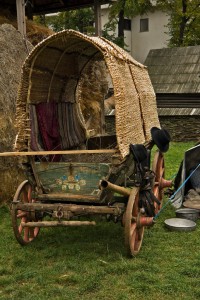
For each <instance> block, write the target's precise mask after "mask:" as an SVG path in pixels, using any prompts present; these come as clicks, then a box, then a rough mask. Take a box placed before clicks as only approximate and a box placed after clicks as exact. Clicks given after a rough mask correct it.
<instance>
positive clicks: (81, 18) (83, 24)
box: [46, 8, 94, 34]
mask: <svg viewBox="0 0 200 300" xmlns="http://www.w3.org/2000/svg"><path fill="white" fill-rule="evenodd" d="M93 24H94V11H93V10H92V9H91V8H83V9H77V10H71V11H65V12H61V13H59V14H58V15H54V16H46V25H47V26H48V27H50V28H51V29H53V30H54V31H56V32H58V31H61V30H64V29H74V30H77V31H80V32H82V33H87V34H92V33H94V27H93Z"/></svg>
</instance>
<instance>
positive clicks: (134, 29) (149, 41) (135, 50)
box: [101, 5, 169, 63]
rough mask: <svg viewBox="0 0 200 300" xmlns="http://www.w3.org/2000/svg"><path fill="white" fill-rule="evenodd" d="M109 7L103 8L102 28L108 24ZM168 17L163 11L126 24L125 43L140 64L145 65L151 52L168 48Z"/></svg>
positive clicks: (135, 18)
mask: <svg viewBox="0 0 200 300" xmlns="http://www.w3.org/2000/svg"><path fill="white" fill-rule="evenodd" d="M108 14H109V8H108V5H102V7H101V25H102V28H103V26H104V25H105V23H107V22H108ZM168 18H169V17H168V16H167V15H166V14H165V13H164V12H161V11H155V12H153V13H152V12H150V13H148V14H146V15H143V16H139V15H138V16H136V17H134V18H132V20H128V19H127V21H126V22H125V28H126V29H125V31H124V33H125V43H126V45H127V46H128V47H127V49H128V50H129V51H130V54H131V55H132V56H133V57H134V58H135V59H136V60H137V61H139V62H141V63H144V61H145V59H146V57H147V54H148V53H149V50H151V49H160V48H166V47H167V42H168V40H169V36H168V34H167V30H168V29H167V27H166V25H167V23H168ZM116 36H117V32H116Z"/></svg>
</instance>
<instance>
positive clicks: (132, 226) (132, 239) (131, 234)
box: [124, 187, 144, 256]
mask: <svg viewBox="0 0 200 300" xmlns="http://www.w3.org/2000/svg"><path fill="white" fill-rule="evenodd" d="M138 202H139V188H136V187H134V188H133V189H132V190H131V194H130V196H129V199H128V204H127V208H126V212H125V215H124V227H125V246H126V249H127V253H128V255H130V256H135V255H136V254H137V253H138V252H139V251H140V248H141V245H142V240H143V235H144V227H143V226H138V223H137V219H138V217H139V203H138Z"/></svg>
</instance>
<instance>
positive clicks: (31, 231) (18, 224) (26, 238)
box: [11, 180, 40, 245]
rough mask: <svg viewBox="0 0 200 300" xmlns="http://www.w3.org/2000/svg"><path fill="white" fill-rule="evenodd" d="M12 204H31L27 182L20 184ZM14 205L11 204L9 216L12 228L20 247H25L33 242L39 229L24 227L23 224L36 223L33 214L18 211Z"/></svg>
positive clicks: (30, 193)
mask: <svg viewBox="0 0 200 300" xmlns="http://www.w3.org/2000/svg"><path fill="white" fill-rule="evenodd" d="M13 202H15V203H17V202H19V203H33V202H34V199H32V187H31V185H30V183H29V182H28V180H25V181H24V182H22V183H21V184H20V185H19V187H18V189H17V191H16V193H15V196H14V198H13ZM15 206H16V205H15V204H14V203H13V204H12V209H11V216H12V226H13V231H14V234H15V237H16V239H17V241H18V242H19V243H20V244H21V245H26V244H28V243H30V242H31V241H33V240H34V239H35V238H36V237H37V235H38V233H39V230H40V229H39V227H24V226H22V224H23V223H27V222H31V221H34V222H36V221H38V220H37V219H36V217H35V214H34V213H33V212H28V211H25V210H19V209H16V208H15Z"/></svg>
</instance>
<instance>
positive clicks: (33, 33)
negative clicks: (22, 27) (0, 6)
mask: <svg viewBox="0 0 200 300" xmlns="http://www.w3.org/2000/svg"><path fill="white" fill-rule="evenodd" d="M2 24H11V25H12V26H13V27H15V28H16V29H17V19H16V16H13V15H12V14H11V13H10V12H9V10H2V11H1V12H0V25H2ZM26 32H27V39H28V41H29V42H30V43H31V44H32V45H34V46H35V45H37V44H38V43H39V42H41V41H42V40H44V39H45V38H47V37H48V36H49V35H51V34H53V33H54V32H53V31H52V30H51V29H49V28H47V27H45V26H42V25H40V24H36V23H34V22H33V21H31V20H26Z"/></svg>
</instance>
